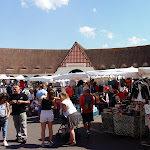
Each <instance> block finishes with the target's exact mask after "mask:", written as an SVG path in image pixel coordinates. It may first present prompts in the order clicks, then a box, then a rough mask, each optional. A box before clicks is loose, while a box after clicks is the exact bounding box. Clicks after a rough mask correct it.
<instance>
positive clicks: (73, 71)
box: [69, 69, 83, 73]
mask: <svg viewBox="0 0 150 150" xmlns="http://www.w3.org/2000/svg"><path fill="white" fill-rule="evenodd" d="M76 72H83V71H82V70H79V69H74V70H71V71H70V72H69V73H76Z"/></svg>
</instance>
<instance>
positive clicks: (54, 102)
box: [52, 99, 57, 109]
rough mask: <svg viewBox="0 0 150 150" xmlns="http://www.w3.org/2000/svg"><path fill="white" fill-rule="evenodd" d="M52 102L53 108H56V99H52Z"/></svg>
mask: <svg viewBox="0 0 150 150" xmlns="http://www.w3.org/2000/svg"><path fill="white" fill-rule="evenodd" d="M52 103H53V109H57V104H56V99H54V100H53V101H52Z"/></svg>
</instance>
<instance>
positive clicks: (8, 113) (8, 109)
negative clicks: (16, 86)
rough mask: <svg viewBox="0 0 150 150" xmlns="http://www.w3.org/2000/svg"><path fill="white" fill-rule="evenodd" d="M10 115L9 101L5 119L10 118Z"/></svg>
mask: <svg viewBox="0 0 150 150" xmlns="http://www.w3.org/2000/svg"><path fill="white" fill-rule="evenodd" d="M9 116H10V105H9V103H8V102H7V116H6V118H5V119H8V118H9Z"/></svg>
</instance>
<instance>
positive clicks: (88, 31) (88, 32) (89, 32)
mask: <svg viewBox="0 0 150 150" xmlns="http://www.w3.org/2000/svg"><path fill="white" fill-rule="evenodd" d="M94 30H95V28H90V27H88V26H83V27H80V29H79V32H80V33H81V34H82V35H83V36H85V37H86V38H90V37H93V38H94V37H95V32H94Z"/></svg>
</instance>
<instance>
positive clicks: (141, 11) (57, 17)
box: [0, 0, 150, 49]
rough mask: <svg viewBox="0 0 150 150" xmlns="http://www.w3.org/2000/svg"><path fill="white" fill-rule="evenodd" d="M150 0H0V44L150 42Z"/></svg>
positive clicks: (88, 46) (95, 46) (96, 45)
mask: <svg viewBox="0 0 150 150" xmlns="http://www.w3.org/2000/svg"><path fill="white" fill-rule="evenodd" d="M149 8H150V0H1V1H0V48H24V49H30V48H31V49H70V48H71V47H72V45H73V44H74V42H75V41H77V42H78V43H79V44H81V45H82V46H83V47H85V48H86V49H101V48H117V47H130V46H138V45H148V44H150V19H149V18H150V16H149V15H150V9H149Z"/></svg>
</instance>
